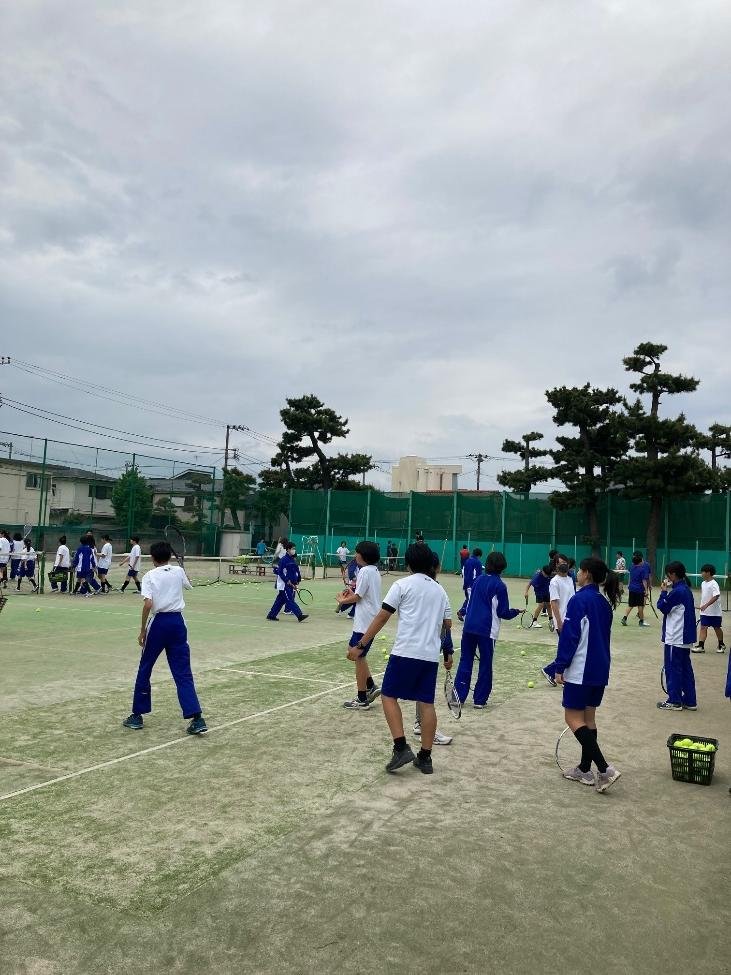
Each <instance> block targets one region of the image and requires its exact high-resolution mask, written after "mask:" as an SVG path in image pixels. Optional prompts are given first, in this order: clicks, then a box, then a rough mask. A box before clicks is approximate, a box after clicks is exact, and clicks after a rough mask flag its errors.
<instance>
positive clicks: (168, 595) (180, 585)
mask: <svg viewBox="0 0 731 975" xmlns="http://www.w3.org/2000/svg"><path fill="white" fill-rule="evenodd" d="M150 555H151V556H152V561H153V563H154V565H155V568H154V569H150V571H149V572H146V573H145V575H144V576H143V577H142V595H143V597H144V603H143V605H142V626H141V629H140V635H139V637H138V643H139V645H140V646H141V647H142V657H141V659H140V665H139V668H138V670H137V680H136V681H135V690H134V696H133V699H132V714H130V716H129V717H128V718H126V719H125V720H124V721H123V722H122V724H123V725H124V727H125V728H131V729H132V730H133V731H137V730H139V729H140V728H142V726H143V721H142V715H143V714H149V713H150V711H152V688H151V686H150V677H151V676H152V668H153V667H154V666H155V662H156V661H157V658H158V657H159V656H160V654H161V653H162V652H163V650H164V651H165V653H166V654H167V658H168V666H169V667H170V672H171V673H172V675H173V680H174V681H175V687H176V689H177V691H178V701H179V702H180V707H181V708H182V711H183V717H184V718H185V719H186V720H190V724H189V725H188V727H187V729H186V730H187V732H188V734H189V735H204V734H205V733H206V732H207V731H208V727H207V725H206V722H205V721H204V719H203V715H202V714H201V706H200V704H199V702H198V695H197V694H196V692H195V684H194V682H193V673H192V671H191V669H190V646H189V644H188V631H187V629H186V626H185V620H184V619H183V610H184V609H185V603H184V601H183V589H192V588H193V587H192V586H191V584H190V582H189V580H188V577H187V576H186V574H185V572H184V571H183V569H182V568H181V567H180V566H179V565H170V564H169V563H170V558H171V556H172V549H171V548H170V546H169V545H168V543H167V542H155V543H154V544H153V545H151V546H150Z"/></svg>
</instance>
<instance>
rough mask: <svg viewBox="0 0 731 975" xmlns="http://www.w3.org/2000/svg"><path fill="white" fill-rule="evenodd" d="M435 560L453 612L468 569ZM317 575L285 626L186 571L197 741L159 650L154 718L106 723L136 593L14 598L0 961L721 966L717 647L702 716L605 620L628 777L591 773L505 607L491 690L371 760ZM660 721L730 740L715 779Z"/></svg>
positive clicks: (652, 646) (605, 717) (535, 633)
mask: <svg viewBox="0 0 731 975" xmlns="http://www.w3.org/2000/svg"><path fill="white" fill-rule="evenodd" d="M388 580H389V577H385V578H384V587H385V586H387V585H388ZM442 581H443V583H444V584H445V586H446V588H447V589H448V591H449V593H450V597H451V599H452V604H453V607H455V608H456V606H457V605H458V599H459V596H460V590H459V580H458V579H456V578H455V577H453V576H445V577H443V579H442ZM307 585H308V586H309V587H310V588H311V589H312V591H313V593H314V596H315V600H314V604H313V606H312V608H311V610H310V611H311V616H310V618H309V619H308V620H307V621H306V622H305V623H303V624H297V623H296V622H295V621H294V620H292V619H290V618H288V617H286V616H281V617H280V622H279V623H277V624H271V623H268V622H266V621H265V619H264V615H265V613H266V610H267V609H268V607H269V605H270V604H271V601H272V597H273V590H272V588H271V583H270V582H269V583H266V582H258V581H255V580H252V581H250V582H248V583H247V584H246V585H237V586H226V585H218V586H211V587H206V588H200V589H196V590H195V591H194V592H193V593H191V594H189V598H188V600H187V602H188V608H187V610H186V618H187V620H188V624H189V630H190V638H191V645H192V647H193V659H194V673H195V675H196V682H197V685H198V690H199V694H200V697H201V701H202V703H203V706H204V713H205V717H206V720H207V721H208V724H209V727H210V729H211V730H210V734H209V735H207V736H206V737H204V738H202V739H201V738H191V737H188V736H186V735H185V733H184V732H185V722H184V721H183V720H182V718H181V716H180V712H179V709H178V705H177V699H176V696H175V692H174V687H173V684H172V681H171V679H170V676H169V672H168V670H167V666H166V664H165V661H164V659H162V660H161V661H160V662H159V663H158V666H157V668H156V671H155V676H154V682H153V707H154V711H153V713H152V715H150V716H149V718H146V723H145V729H144V731H141V732H130V731H128V730H126V729H123V728H122V727H121V721H122V719H123V718H124V717H125V716H126V715H127V714H128V713H129V709H130V696H131V688H132V682H133V679H134V673H135V669H136V663H137V659H138V654H139V650H138V648H137V646H136V634H137V631H138V627H139V613H140V605H139V598H138V597H135V596H133V595H132V594H131V593H127V594H125V595H124V596H119V595H111V596H108V597H103V598H97V597H95V598H94V599H86V600H85V599H78V598H76V599H75V598H71V597H64V596H51V595H44V596H42V597H38V598H36V597H30V596H27V597H16V598H13V596H12V595H11V600H12V601H11V602H9V604H8V606H6V608H5V610H4V612H3V615H2V618H1V620H0V621H1V622H2V642H1V643H0V655H1V657H2V673H3V689H4V702H5V708H4V715H3V717H4V722H3V742H2V745H1V746H0V796H2V797H3V798H2V799H1V800H0V843H1V850H2V853H1V854H0V875H1V876H2V879H3V911H2V922H1V930H2V942H3V944H2V949H1V951H2V961H0V971H2V972H3V973H5V972H7V973H9V975H15V973H26V972H28V973H43V975H47V973H56V972H59V973H60V972H64V973H67V975H68V973H88V975H96V973H107V972H109V973H117V972H121V971H124V970H126V969H127V968H128V967H132V968H135V969H137V970H145V971H151V970H160V971H166V972H176V973H177V972H179V973H193V972H197V971H204V970H207V971H211V972H217V973H228V972H232V973H233V972H254V973H259V972H261V973H269V972H272V973H275V972H276V973H279V972H287V973H288V972H292V973H295V972H303V973H305V972H332V973H336V972H338V973H340V972H345V973H349V972H361V973H362V972H383V971H387V970H390V971H393V972H407V973H411V972H434V973H437V972H484V971H488V970H493V969H494V970H497V971H502V972H509V973H512V972H515V973H518V972H531V971H533V972H571V971H583V970H584V969H585V968H586V967H587V966H590V967H591V968H592V969H593V970H595V971H598V972H627V971H638V972H639V971H642V972H647V973H654V972H658V973H659V972H662V973H665V975H667V973H671V972H687V971H689V970H693V971H703V972H704V973H708V975H712V973H721V972H727V971H728V970H729V969H728V957H729V943H728V933H727V905H728V896H729V879H728V870H727V862H728V849H729V837H730V836H731V817H730V815H729V811H730V806H729V803H730V802H731V797H730V796H729V794H728V785H729V748H731V736H729V714H730V712H729V707H728V702H727V701H724V698H723V684H724V678H725V669H726V663H727V658H726V657H725V655H724V656H721V655H717V654H715V653H713V652H708V653H706V654H705V656H703V657H696V658H694V660H693V663H694V665H695V668H696V677H697V681H698V686H699V701H700V710H699V711H698V712H697V713H695V714H689V713H682V714H672V713H671V714H665V713H661V712H658V711H657V710H656V708H655V701H656V700H658V699H659V697H660V688H659V682H658V670H659V662H660V645H659V627H658V626H657V625H656V624H655V622H654V620H653V627H654V628H653V630H652V631H640V630H638V629H637V627H628V628H627V629H623V628H620V627H619V626H618V625H617V626H616V627H615V631H614V640H615V666H614V671H613V680H612V684H611V686H610V690H609V692H608V694H607V696H606V698H605V702H606V703H605V705H604V706H603V707H602V709H601V711H600V713H599V717H600V719H601V723H600V735H601V741H602V746H603V748H604V751H605V753H606V754H607V757H608V758H609V757H611V759H612V761H614V762H615V764H616V765H617V766H618V767H619V768H620V769H621V770H622V773H623V775H622V778H621V779H620V780H619V781H618V782H617V783H616V785H615V786H613V788H612V789H611V790H610V792H609V793H608V794H607V795H606V796H599V795H596V794H595V793H594V791H593V790H590V789H586V788H585V787H583V786H580V785H578V784H574V783H569V782H566V781H564V780H562V779H561V777H560V775H559V773H558V771H557V769H556V766H555V764H554V758H553V749H554V745H555V741H556V737H557V735H558V733H559V732H560V730H561V728H562V726H563V720H562V712H561V708H560V692H559V691H557V690H555V689H552V688H550V687H549V686H548V685H547V684H546V683H545V682H544V681H543V678H542V677H541V675H540V673H539V667H540V666H541V665H542V664H544V663H546V662H547V661H548V660H549V659H551V657H552V656H553V653H552V651H553V646H554V638H553V637H552V636H551V634H550V633H549V632H548V630H547V628H544V629H542V630H532V631H524V630H521V629H520V628H519V627H517V626H516V625H515V624H507V625H504V627H503V632H502V634H501V637H502V639H501V642H500V644H499V645H498V650H497V653H496V665H495V690H494V692H493V696H492V698H491V702H490V705H489V707H488V709H487V710H486V711H484V712H478V711H473V710H472V708H471V706H470V705H471V701H468V706H467V707H466V708H465V711H464V714H463V717H462V719H461V720H460V721H459V722H455V721H453V720H451V719H450V717H449V716H448V714H447V710H446V707H445V706H444V704H443V700H442V699H441V697H440V700H439V709H440V715H439V721H440V728H441V730H443V731H445V732H448V733H449V734H453V735H454V742H453V744H452V745H450V746H448V747H446V748H435V750H434V768H435V774H434V775H433V776H432V777H426V776H423V775H421V774H420V773H418V772H417V771H416V770H413V769H411V768H406V769H404V770H402V771H401V772H400V773H399V774H397V775H395V776H389V775H387V774H386V773H385V771H384V769H383V766H384V764H385V762H386V760H387V758H388V756H389V752H390V743H389V738H388V732H387V729H386V725H385V721H384V720H383V715H382V713H381V707H380V704H378V703H376V705H374V706H373V707H372V708H371V710H370V711H368V712H366V713H351V712H347V711H344V710H343V709H342V708H341V707H340V705H341V704H342V702H343V701H344V700H345V699H346V698H348V697H351V696H352V692H353V675H352V665H351V664H350V663H348V661H346V660H345V656H344V649H345V644H346V642H347V639H348V636H349V634H350V624H349V622H348V621H347V620H345V619H343V618H340V617H338V616H336V614H335V613H334V601H333V598H332V597H333V595H334V592H335V591H336V589H337V583H336V582H335V581H334V580H327V581H325V582H322V581H317V582H312V583H308V584H307ZM509 587H510V590H511V593H512V594H513V597H514V598H513V603H514V605H520V604H521V603H522V598H521V597H520V596H519V593H521V592H522V589H523V587H524V583H521V582H519V581H509ZM37 609H40V612H36V610H37ZM725 621H726V622H727V623H728V618H726V620H725ZM394 623H395V621H394V622H392V623H391V625H390V626H389V628H388V629H387V630H386V631H385V632H386V634H387V636H388V640H387V641H386V642H381V641H379V642H378V644H377V646H375V647H374V649H373V650H372V651H371V655H372V666H373V665H375V669H377V670H378V671H379V672H380V671H381V670H382V669H383V667H384V666H385V659H384V655H383V648H389V647H390V645H391V642H392V637H393V634H394V632H395V625H394ZM456 632H457V633H458V632H459V626H458V627H457V631H456ZM528 681H534V682H535V686H534V687H533V688H529V687H528ZM404 710H405V714H406V717H407V718H408V722H407V733H409V732H410V728H411V719H412V717H413V716H412V712H411V709H410V708H409V707H408V706H405V709H404ZM671 732H684V733H689V734H693V733H696V734H699V735H701V734H705V735H710V736H712V737H715V738H718V739H719V740H720V749H719V752H718V755H717V760H716V774H715V777H714V781H713V784H712V786H711V787H710V788H703V787H700V786H693V785H688V784H684V783H677V782H673V781H672V780H671V777H670V768H669V759H668V754H667V748H666V746H665V742H666V739H667V736H668V735H669V734H670V733H671Z"/></svg>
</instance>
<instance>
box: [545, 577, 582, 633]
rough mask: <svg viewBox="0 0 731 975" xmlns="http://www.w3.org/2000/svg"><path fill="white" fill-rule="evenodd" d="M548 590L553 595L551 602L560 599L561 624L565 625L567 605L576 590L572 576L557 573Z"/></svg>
mask: <svg viewBox="0 0 731 975" xmlns="http://www.w3.org/2000/svg"><path fill="white" fill-rule="evenodd" d="M548 591H549V594H550V597H551V602H553V600H554V599H557V600H558V611H559V613H560V614H561V625H562V626H563V621H564V619H565V618H566V607H567V606H568V604H569V599H571V597H572V596H573V595H574V593H575V592H576V590H575V589H574V580H573V579H572V578H571V576H560V575H555V576H554V577H553V578H552V579H551V584H550V586H549V587H548Z"/></svg>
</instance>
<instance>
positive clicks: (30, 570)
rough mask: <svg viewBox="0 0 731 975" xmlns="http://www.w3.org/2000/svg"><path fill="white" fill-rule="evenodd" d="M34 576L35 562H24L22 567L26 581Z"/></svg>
mask: <svg viewBox="0 0 731 975" xmlns="http://www.w3.org/2000/svg"><path fill="white" fill-rule="evenodd" d="M35 574H36V564H35V562H26V563H25V566H24V567H23V575H24V576H25V577H26V579H32V578H33V576H34V575H35Z"/></svg>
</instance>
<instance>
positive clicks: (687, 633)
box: [657, 562, 698, 711]
mask: <svg viewBox="0 0 731 975" xmlns="http://www.w3.org/2000/svg"><path fill="white" fill-rule="evenodd" d="M665 575H666V577H667V579H663V581H662V586H661V589H662V592H661V593H660V598H659V599H658V601H657V608H658V609H659V610H660V612H661V613H662V615H663V621H662V642H663V645H664V658H665V681H666V684H667V689H668V697H667V700H666V701H658V702H657V706H658V708H660V710H661V711H682V710H683V708H685V710H686V711H697V710H698V701H697V700H696V694H695V675H694V674H693V664H692V663H691V660H690V648H691V647H692V646H693V644H694V643H695V641H696V637H697V635H698V631H697V627H696V620H695V605H694V601H693V593H692V591H691V589H690V586H689V585H688V580H687V578H686V575H685V566H684V565H683V563H682V562H668V564H667V565H666V566H665Z"/></svg>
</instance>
